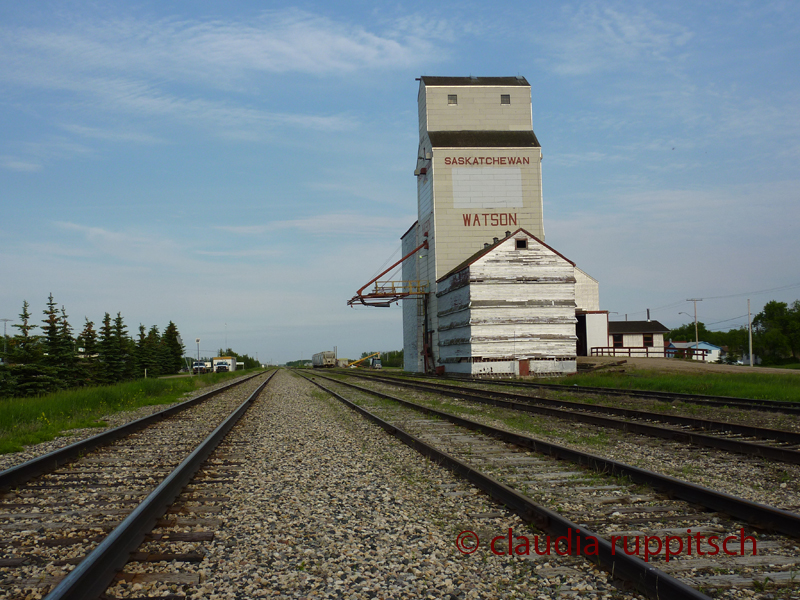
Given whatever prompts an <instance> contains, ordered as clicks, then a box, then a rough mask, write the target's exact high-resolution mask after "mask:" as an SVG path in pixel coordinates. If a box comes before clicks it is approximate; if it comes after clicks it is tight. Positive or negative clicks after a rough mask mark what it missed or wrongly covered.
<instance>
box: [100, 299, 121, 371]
mask: <svg viewBox="0 0 800 600" xmlns="http://www.w3.org/2000/svg"><path fill="white" fill-rule="evenodd" d="M98 337H99V339H98V342H97V354H98V358H99V361H100V363H99V364H100V369H99V373H98V375H99V380H100V381H101V382H102V383H112V382H114V381H115V379H114V378H115V369H116V364H117V352H116V351H115V345H114V329H113V327H112V326H111V315H109V314H108V313H105V314H104V315H103V323H102V324H101V325H100V332H99V336H98Z"/></svg>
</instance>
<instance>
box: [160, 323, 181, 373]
mask: <svg viewBox="0 0 800 600" xmlns="http://www.w3.org/2000/svg"><path fill="white" fill-rule="evenodd" d="M161 344H162V346H163V362H162V369H161V371H162V373H165V374H166V373H168V374H172V373H177V372H178V371H180V370H181V367H182V366H183V351H184V348H183V343H182V342H181V336H180V334H179V333H178V328H177V327H176V326H175V323H173V322H172V321H170V322H169V325H167V327H166V328H165V329H164V335H162V336H161Z"/></svg>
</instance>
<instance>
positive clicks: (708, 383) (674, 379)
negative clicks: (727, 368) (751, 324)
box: [556, 370, 800, 402]
mask: <svg viewBox="0 0 800 600" xmlns="http://www.w3.org/2000/svg"><path fill="white" fill-rule="evenodd" d="M556 383H559V384H563V385H564V386H571V385H580V386H589V387H608V388H621V389H636V390H653V391H663V392H679V393H684V394H705V395H710V396H734V397H740V398H755V399H759V400H789V401H794V402H800V377H798V376H797V375H794V374H789V373H787V374H786V375H783V374H775V373H685V372H684V373H669V374H668V373H663V372H657V371H644V370H642V371H633V372H626V373H603V372H598V373H589V374H585V375H574V376H572V377H568V378H566V379H563V380H560V381H558V382H556Z"/></svg>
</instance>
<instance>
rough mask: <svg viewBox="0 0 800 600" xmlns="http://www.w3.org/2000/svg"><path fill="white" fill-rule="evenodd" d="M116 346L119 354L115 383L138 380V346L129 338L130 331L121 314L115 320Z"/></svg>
mask: <svg viewBox="0 0 800 600" xmlns="http://www.w3.org/2000/svg"><path fill="white" fill-rule="evenodd" d="M114 345H115V349H116V352H117V356H116V358H117V363H116V371H115V374H116V379H115V381H124V380H126V379H134V378H136V377H137V376H138V375H137V374H136V363H135V362H134V355H135V353H136V344H135V343H134V341H133V340H132V339H130V338H129V337H128V329H127V328H126V327H125V323H124V321H123V319H122V313H119V312H118V313H117V316H116V317H115V318H114Z"/></svg>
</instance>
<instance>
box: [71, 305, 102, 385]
mask: <svg viewBox="0 0 800 600" xmlns="http://www.w3.org/2000/svg"><path fill="white" fill-rule="evenodd" d="M77 345H78V353H79V354H78V357H77V358H78V360H77V363H78V364H77V366H76V371H77V374H78V380H79V381H80V383H82V384H83V385H92V384H96V383H99V382H100V381H101V379H100V369H99V367H98V361H97V359H98V357H97V353H98V347H97V332H96V331H95V330H94V323H93V322H92V321H90V320H89V319H88V318H87V319H86V324H85V325H84V326H83V331H81V334H80V335H79V336H78V339H77Z"/></svg>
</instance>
